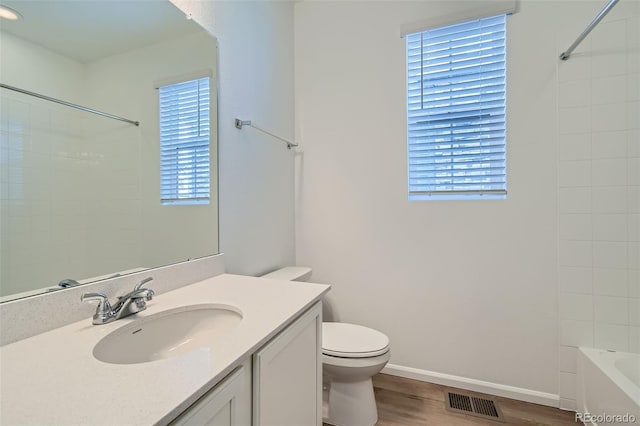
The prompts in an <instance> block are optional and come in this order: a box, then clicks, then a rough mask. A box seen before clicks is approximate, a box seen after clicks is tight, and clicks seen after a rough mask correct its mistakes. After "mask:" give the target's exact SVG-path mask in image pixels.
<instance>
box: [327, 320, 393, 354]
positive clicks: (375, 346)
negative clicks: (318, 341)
mask: <svg viewBox="0 0 640 426" xmlns="http://www.w3.org/2000/svg"><path fill="white" fill-rule="evenodd" d="M388 350H389V338H388V337H387V336H386V335H384V334H383V333H380V332H379V331H377V330H374V329H371V328H368V327H363V326H361V325H356V324H347V323H344V322H325V323H322V352H323V353H324V354H325V355H331V356H337V357H342V358H367V357H372V356H378V355H382V354H384V353H386V352H387V351H388Z"/></svg>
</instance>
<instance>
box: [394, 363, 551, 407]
mask: <svg viewBox="0 0 640 426" xmlns="http://www.w3.org/2000/svg"><path fill="white" fill-rule="evenodd" d="M381 372H382V373H384V374H390V375H392V376H399V377H405V378H407V379H414V380H420V381H421V382H429V383H435V384H438V385H443V386H449V387H452V388H459V389H466V390H470V391H474V392H480V393H487V394H490V395H495V396H502V397H505V398H511V399H517V400H519V401H525V402H532V403H534V404H541V405H547V406H549V407H555V408H558V407H559V405H560V397H559V396H558V395H555V394H552V393H546V392H539V391H535V390H531V389H524V388H518V387H515V386H507V385H501V384H498V383H491V382H485V381H482V380H476V379H469V378H467V377H460V376H454V375H451V374H444V373H437V372H435V371H428V370H420V369H418V368H411V367H403V366H401V365H394V364H387V366H386V367H385V368H383V369H382V371H381Z"/></svg>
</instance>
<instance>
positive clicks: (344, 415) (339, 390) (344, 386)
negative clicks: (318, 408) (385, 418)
mask: <svg viewBox="0 0 640 426" xmlns="http://www.w3.org/2000/svg"><path fill="white" fill-rule="evenodd" d="M328 387H329V389H328V395H327V392H324V396H325V398H328V400H327V401H326V402H328V404H323V405H325V407H326V408H327V410H326V417H323V419H322V421H323V422H324V423H328V424H330V425H334V426H356V425H357V426H373V425H375V424H376V422H377V421H378V409H377V408H376V399H375V396H374V394H373V383H372V382H371V379H370V378H369V379H366V380H362V381H357V382H336V381H333V382H331V383H329V384H328ZM323 411H324V410H323ZM324 414H325V413H324V412H323V415H324Z"/></svg>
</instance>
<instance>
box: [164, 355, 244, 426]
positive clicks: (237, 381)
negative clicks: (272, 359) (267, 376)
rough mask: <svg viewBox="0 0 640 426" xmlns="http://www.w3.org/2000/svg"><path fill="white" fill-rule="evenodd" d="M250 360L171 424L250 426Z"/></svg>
mask: <svg viewBox="0 0 640 426" xmlns="http://www.w3.org/2000/svg"><path fill="white" fill-rule="evenodd" d="M250 388H251V373H250V366H249V363H248V362H247V363H245V365H243V366H240V367H238V368H236V369H235V370H234V371H233V372H232V373H231V374H229V375H228V376H227V377H225V378H224V379H223V380H222V382H220V383H219V384H217V385H216V386H215V387H214V388H213V389H211V390H210V391H209V392H207V393H206V394H205V395H204V396H203V397H202V398H200V399H199V400H198V401H196V402H195V403H194V404H193V405H192V406H191V407H189V408H188V409H187V410H185V411H184V412H183V413H182V414H180V416H179V417H178V418H177V419H176V420H174V421H173V422H172V423H171V426H248V425H249V419H250V414H249V413H250V410H251V402H250V401H251V390H250Z"/></svg>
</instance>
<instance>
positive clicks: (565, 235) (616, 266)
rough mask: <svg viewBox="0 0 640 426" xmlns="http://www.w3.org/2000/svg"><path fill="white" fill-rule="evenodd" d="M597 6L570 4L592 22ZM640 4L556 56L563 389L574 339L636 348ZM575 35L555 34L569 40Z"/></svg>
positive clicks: (566, 403)
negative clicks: (564, 58) (565, 57)
mask: <svg viewBox="0 0 640 426" xmlns="http://www.w3.org/2000/svg"><path fill="white" fill-rule="evenodd" d="M598 10H599V9H598V5H594V4H589V3H586V4H585V3H578V4H577V5H569V6H567V7H566V8H565V11H564V13H570V11H572V12H573V13H574V14H576V15H577V17H578V18H580V19H582V20H583V21H584V22H588V20H589V19H590V17H591V16H592V15H593V14H594V13H595V12H597V11H598ZM639 28H640V2H637V1H635V2H633V1H632V2H624V1H623V2H620V3H618V4H617V5H616V7H615V8H614V9H613V10H612V11H611V12H610V13H609V15H607V17H606V18H605V20H603V21H602V22H601V23H600V24H599V25H598V27H596V28H595V29H594V31H593V32H592V33H591V34H590V35H589V37H588V38H587V39H585V40H584V42H583V43H582V44H581V45H580V46H579V47H578V49H576V51H575V53H574V54H573V56H572V57H571V58H570V59H569V60H568V61H563V62H559V64H558V107H559V110H558V112H559V119H560V125H559V129H558V148H559V149H558V161H559V180H558V201H559V209H558V223H559V234H558V240H559V248H560V249H559V257H558V265H559V270H558V272H559V274H558V284H559V286H558V288H559V301H560V304H559V305H560V306H559V308H560V323H559V330H560V345H561V346H560V365H559V370H560V373H559V377H560V381H559V393H560V397H561V406H563V407H565V408H569V409H575V405H576V402H575V400H576V386H575V382H576V374H575V373H576V356H577V354H576V347H578V346H589V347H596V348H601V349H610V350H615V351H625V352H629V351H631V352H640V243H639V241H640V130H639V126H640V120H639V117H640V32H639V31H640V29H639ZM572 37H574V34H570V33H567V32H566V31H565V32H559V34H558V46H559V48H560V49H563V48H566V46H563V45H568V43H569V42H570V41H571V38H572Z"/></svg>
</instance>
